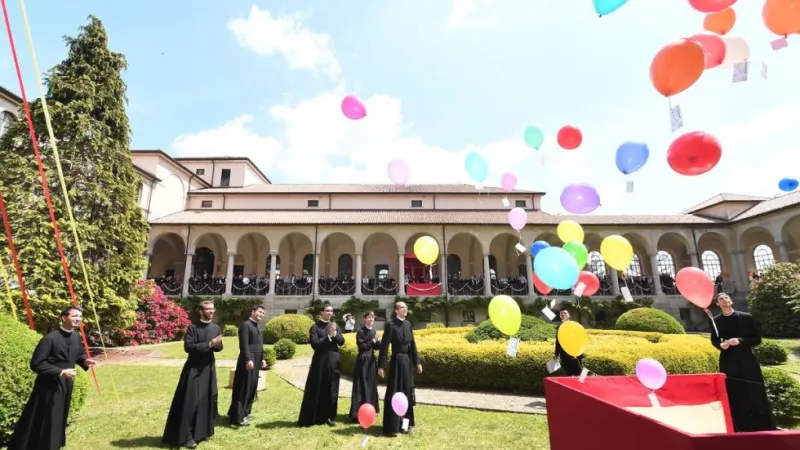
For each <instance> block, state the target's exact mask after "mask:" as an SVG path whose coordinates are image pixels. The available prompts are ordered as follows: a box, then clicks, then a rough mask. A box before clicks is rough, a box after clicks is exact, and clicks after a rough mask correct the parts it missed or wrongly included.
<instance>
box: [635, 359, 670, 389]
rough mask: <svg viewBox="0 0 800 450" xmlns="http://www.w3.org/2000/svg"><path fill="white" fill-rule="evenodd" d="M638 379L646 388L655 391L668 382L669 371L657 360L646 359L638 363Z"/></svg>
mask: <svg viewBox="0 0 800 450" xmlns="http://www.w3.org/2000/svg"><path fill="white" fill-rule="evenodd" d="M636 377H637V378H639V382H641V383H642V384H643V385H644V386H645V387H646V388H648V389H652V390H654V391H655V390H657V389H661V388H662V387H663V386H664V384H665V383H666V382H667V370H666V369H664V366H662V365H661V363H660V362H658V361H656V360H655V359H652V358H644V359H640V360H639V362H638V363H636Z"/></svg>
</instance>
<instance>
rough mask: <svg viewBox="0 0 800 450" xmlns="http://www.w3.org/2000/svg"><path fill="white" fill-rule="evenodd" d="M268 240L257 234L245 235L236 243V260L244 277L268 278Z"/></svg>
mask: <svg viewBox="0 0 800 450" xmlns="http://www.w3.org/2000/svg"><path fill="white" fill-rule="evenodd" d="M270 249H271V246H270V242H269V238H267V237H266V236H264V235H263V234H261V233H259V232H251V233H245V234H243V235H242V236H240V237H239V239H238V240H237V241H236V260H235V262H234V265H236V266H240V267H241V270H242V274H243V275H244V276H251V275H255V276H256V277H265V276H266V277H268V276H269V268H268V267H269V262H268V261H269V252H270Z"/></svg>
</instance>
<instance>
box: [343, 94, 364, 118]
mask: <svg viewBox="0 0 800 450" xmlns="http://www.w3.org/2000/svg"><path fill="white" fill-rule="evenodd" d="M342 113H343V114H344V115H345V117H347V118H348V119H352V120H359V119H363V118H364V117H366V115H367V108H366V107H365V106H364V104H363V103H361V100H359V99H357V98H355V97H354V96H352V95H348V96H347V97H345V98H344V99H343V100H342Z"/></svg>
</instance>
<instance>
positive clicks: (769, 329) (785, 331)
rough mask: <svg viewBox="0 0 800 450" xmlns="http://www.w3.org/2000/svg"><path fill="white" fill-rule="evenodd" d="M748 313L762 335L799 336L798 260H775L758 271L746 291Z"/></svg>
mask: <svg viewBox="0 0 800 450" xmlns="http://www.w3.org/2000/svg"><path fill="white" fill-rule="evenodd" d="M747 304H748V306H749V312H750V314H752V315H753V317H755V319H756V321H757V322H758V327H759V329H760V330H761V333H762V334H763V335H764V336H770V337H780V338H796V337H800V314H797V312H798V310H797V309H795V310H794V311H793V310H792V309H793V308H792V307H794V308H798V307H800V264H795V263H776V264H773V265H771V266H769V267H768V268H767V269H766V270H764V271H762V272H761V275H760V276H759V279H758V283H753V285H752V286H751V287H750V292H749V293H748V294H747Z"/></svg>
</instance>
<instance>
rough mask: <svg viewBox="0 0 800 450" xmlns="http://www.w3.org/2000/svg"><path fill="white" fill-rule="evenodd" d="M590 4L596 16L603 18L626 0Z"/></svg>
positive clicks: (602, 0)
mask: <svg viewBox="0 0 800 450" xmlns="http://www.w3.org/2000/svg"><path fill="white" fill-rule="evenodd" d="M592 3H593V4H594V10H595V11H597V14H599V15H600V17H603V16H607V15H609V14H611V13H612V12H614V11H616V10H618V9H619V8H621V7H622V6H623V5H624V4H625V3H628V0H592Z"/></svg>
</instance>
